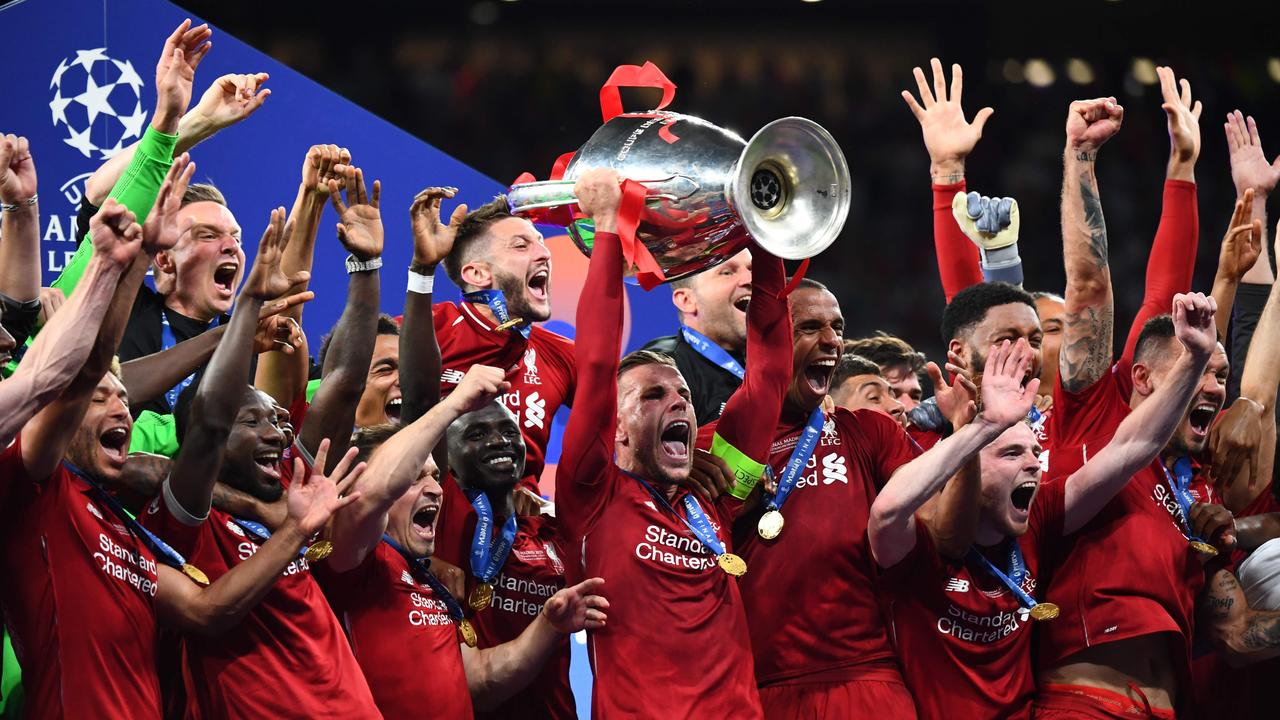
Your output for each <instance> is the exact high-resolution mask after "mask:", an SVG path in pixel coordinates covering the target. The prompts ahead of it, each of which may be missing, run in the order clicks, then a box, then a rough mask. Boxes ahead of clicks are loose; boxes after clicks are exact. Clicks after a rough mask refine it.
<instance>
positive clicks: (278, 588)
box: [144, 499, 378, 718]
mask: <svg viewBox="0 0 1280 720" xmlns="http://www.w3.org/2000/svg"><path fill="white" fill-rule="evenodd" d="M144 522H145V524H146V525H147V527H148V528H149V529H151V530H153V531H154V532H155V533H156V534H157V535H159V536H160V537H161V538H163V539H164V540H165V541H166V542H168V543H169V544H170V545H172V546H173V547H174V549H176V550H177V551H178V552H179V553H182V554H183V555H185V556H186V557H187V559H188V560H189V561H190V562H191V563H193V564H194V565H195V566H196V567H198V568H200V569H201V570H203V571H204V572H205V574H207V575H208V576H209V579H210V580H211V581H217V579H218V578H220V577H222V576H223V575H225V574H226V573H227V572H228V571H229V570H230V569H231V568H232V567H234V566H235V565H238V564H239V563H241V562H244V561H245V560H248V559H249V558H250V557H252V556H253V554H254V553H255V552H257V551H258V549H259V545H258V543H257V541H256V540H255V539H254V538H253V537H252V536H251V535H250V534H249V533H247V532H245V531H244V530H243V529H241V528H240V526H239V525H237V524H236V523H234V522H233V521H232V519H231V516H230V515H228V514H226V513H224V512H222V511H221V510H218V509H217V508H213V509H211V510H210V511H209V518H208V519H207V520H205V521H204V522H203V523H201V524H200V525H198V526H190V525H186V524H184V523H183V522H182V520H180V519H178V518H177V517H175V516H174V514H173V512H172V511H171V510H170V508H169V507H168V503H167V502H166V501H164V500H163V499H159V500H158V501H156V502H153V503H152V504H151V506H150V508H149V509H148V511H147V514H146V515H145V518H144ZM183 656H184V658H185V661H186V662H185V667H184V674H185V678H186V681H185V682H186V691H187V696H188V706H187V714H188V716H190V717H202V718H233V717H234V718H242V717H299V716H304V717H327V716H339V715H340V716H345V717H361V718H363V717H377V716H378V710H377V707H376V706H375V705H374V703H373V696H372V695H370V693H369V686H368V684H367V683H366V682H365V679H364V676H363V675H362V674H361V672H360V667H359V665H358V664H357V663H356V659H355V657H354V656H353V655H352V654H351V646H350V645H349V644H348V642H347V638H346V637H345V636H344V635H343V633H342V627H341V626H340V625H339V624H338V620H337V618H336V617H334V614H333V611H332V610H330V609H329V603H328V602H327V601H326V600H325V598H324V594H323V593H322V592H321V591H320V586H319V585H317V584H316V581H315V578H313V577H312V575H311V566H310V564H309V563H308V562H307V561H306V559H304V558H301V557H299V558H298V559H297V560H294V561H293V562H291V563H289V565H288V567H286V568H285V569H284V571H283V572H282V573H281V576H280V578H279V579H278V580H277V581H276V584H275V587H273V588H272V589H271V590H270V591H269V592H268V593H267V595H266V596H265V597H264V598H263V599H262V602H260V603H259V604H258V605H257V607H255V608H254V609H253V610H251V611H250V612H249V614H248V615H247V616H246V617H245V619H244V620H243V621H242V622H241V623H240V624H239V625H238V626H236V627H234V628H232V629H231V630H229V631H228V632H226V633H223V634H222V635H220V636H219V637H212V638H206V637H198V636H193V635H189V636H186V637H185V638H184V639H183Z"/></svg>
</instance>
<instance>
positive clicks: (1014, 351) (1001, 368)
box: [979, 338, 1040, 428]
mask: <svg viewBox="0 0 1280 720" xmlns="http://www.w3.org/2000/svg"><path fill="white" fill-rule="evenodd" d="M1033 356H1034V353H1033V352H1032V350H1031V346H1029V345H1027V341H1026V339H1025V338H1018V342H1016V343H1012V344H1011V343H1010V342H1009V341H1008V340H1005V341H1004V342H1002V343H1000V344H999V345H992V346H991V352H990V353H989V354H988V355H987V362H986V365H985V366H984V368H983V371H982V413H981V415H980V416H979V417H981V418H982V419H983V420H984V421H986V422H988V423H992V424H994V425H996V426H997V427H1000V428H1007V427H1010V426H1012V425H1013V424H1014V423H1016V422H1018V421H1019V420H1022V419H1023V418H1025V417H1026V416H1027V412H1029V411H1030V410H1031V406H1032V405H1033V404H1034V403H1035V400H1036V390H1038V389H1039V388H1040V379H1039V378H1031V379H1030V380H1029V381H1027V382H1026V384H1025V385H1024V384H1023V381H1024V380H1027V370H1028V369H1029V368H1030V367H1031V360H1032V358H1033Z"/></svg>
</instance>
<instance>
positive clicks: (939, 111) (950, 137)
mask: <svg viewBox="0 0 1280 720" xmlns="http://www.w3.org/2000/svg"><path fill="white" fill-rule="evenodd" d="M929 65H930V66H931V67H932V69H933V90H932V91H931V90H930V89H929V83H928V82H927V81H926V80H925V76H924V71H923V70H921V69H920V68H918V67H917V68H913V69H912V74H914V75H915V77H916V88H917V89H918V90H919V91H920V101H919V102H916V99H915V97H913V96H912V95H911V91H910V90H903V91H902V99H903V100H906V101H907V107H908V108H910V109H911V114H912V115H915V116H916V120H918V121H919V122H920V130H921V131H922V132H923V133H924V147H925V149H926V150H928V151H929V160H930V162H931V163H932V164H933V166H934V167H935V168H936V169H940V170H941V171H942V172H946V170H945V169H942V167H941V166H945V165H946V164H947V163H959V166H958V167H954V168H951V170H952V171H955V172H963V171H964V166H963V163H964V159H965V158H966V157H968V156H969V153H971V152H973V148H974V146H975V145H977V144H978V140H980V139H981V138H982V128H983V127H984V126H985V125H986V124H987V120H988V119H989V118H990V117H991V115H992V113H994V112H995V110H992V109H991V108H989V107H984V108H982V109H981V110H979V111H978V114H977V115H974V116H973V122H972V123H970V122H969V121H967V120H965V119H964V108H963V107H961V105H960V97H961V95H962V94H963V93H964V75H963V73H962V72H961V70H960V66H959V65H954V64H953V65H952V66H951V96H950V97H948V96H947V81H946V78H945V77H944V76H943V73H942V63H941V62H939V61H938V58H932V59H930V60H929ZM938 179H940V178H938Z"/></svg>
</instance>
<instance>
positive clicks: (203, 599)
mask: <svg viewBox="0 0 1280 720" xmlns="http://www.w3.org/2000/svg"><path fill="white" fill-rule="evenodd" d="M328 454H329V445H328V443H327V442H324V443H321V445H320V449H319V451H317V453H316V471H315V472H313V473H307V472H306V468H305V466H304V465H303V463H302V459H301V458H294V460H293V464H294V468H295V472H294V474H293V477H294V481H293V483H292V484H291V485H290V486H289V493H288V495H287V497H286V503H287V505H288V510H289V514H288V517H287V518H286V519H285V522H284V524H283V525H282V526H281V527H279V528H276V529H275V530H274V531H273V532H272V533H271V537H270V538H268V539H267V541H266V542H265V543H263V544H262V547H261V548H259V549H258V551H257V552H255V553H253V555H252V556H250V557H249V559H248V560H245V561H244V562H242V563H240V564H238V565H236V566H235V567H233V568H231V569H230V570H229V571H227V573H226V574H225V575H223V576H222V577H220V578H218V579H217V581H215V582H214V583H213V584H212V585H210V586H209V587H207V588H200V587H199V586H198V585H196V584H195V583H193V582H191V581H190V580H189V579H188V578H186V577H185V576H183V574H182V573H180V572H178V571H177V570H175V569H173V568H171V567H169V566H168V565H160V566H159V567H160V579H159V580H160V581H159V590H158V591H157V593H156V613H157V614H158V615H159V617H160V621H161V622H162V623H164V624H165V625H166V626H168V627H170V628H172V629H174V630H177V631H179V632H187V633H196V634H198V635H204V636H207V637H213V636H216V635H218V634H220V633H222V632H225V631H227V630H230V629H231V628H233V627H235V626H236V625H237V624H239V623H240V621H241V620H243V619H244V616H245V615H248V614H249V611H250V610H252V609H253V608H254V607H255V606H256V605H257V604H258V603H259V602H261V601H262V598H263V597H264V596H266V594H267V592H268V591H270V590H271V588H272V587H273V586H275V584H276V581H277V580H279V579H280V576H281V574H282V573H283V572H284V570H285V568H287V567H288V566H289V563H291V562H293V561H295V560H297V559H298V552H299V551H300V550H301V549H302V547H303V545H304V544H306V543H307V542H308V541H309V540H310V539H311V536H312V535H314V534H315V533H317V532H318V531H319V530H320V529H321V528H323V527H324V525H325V523H327V522H328V521H329V518H330V517H332V516H333V515H334V513H336V512H338V511H339V510H340V509H342V508H343V507H345V506H347V505H350V504H351V503H353V502H356V501H357V500H359V499H360V492H359V491H358V490H357V491H355V492H350V493H348V492H347V491H348V490H350V489H351V486H352V485H353V484H354V483H355V482H356V481H357V480H358V479H359V477H360V473H361V472H362V471H363V470H364V463H359V464H358V465H356V466H355V467H352V466H351V465H352V461H353V460H354V459H355V451H354V449H353V450H352V451H351V452H348V453H347V454H346V456H345V457H343V458H342V459H341V460H340V461H339V462H338V463H337V466H336V467H335V468H334V470H333V473H332V474H331V475H330V476H325V475H324V474H322V472H321V471H320V468H323V467H324V465H325V458H326V456H327V455H328Z"/></svg>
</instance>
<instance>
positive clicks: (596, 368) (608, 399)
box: [556, 170, 625, 539]
mask: <svg viewBox="0 0 1280 720" xmlns="http://www.w3.org/2000/svg"><path fill="white" fill-rule="evenodd" d="M574 194H575V195H577V197H578V205H579V207H581V208H582V211H583V212H584V213H587V214H588V215H590V216H591V217H593V218H594V219H595V233H596V234H595V243H594V245H593V246H592V250H591V264H590V266H589V267H588V268H587V279H586V282H585V283H584V285H583V289H582V296H581V297H580V298H579V300H578V315H577V320H576V324H577V331H578V337H580V338H582V341H581V342H576V343H574V345H573V357H574V364H575V365H576V366H577V369H578V387H579V388H591V390H590V391H589V392H582V393H579V394H578V395H577V397H576V398H575V400H574V409H573V412H571V413H569V423H568V426H567V427H566V428H565V433H564V445H563V449H562V450H561V452H560V464H559V466H558V467H557V468H556V504H557V505H558V506H559V507H561V508H563V510H562V511H561V512H563V515H562V516H561V517H562V518H564V521H565V522H566V523H567V524H570V529H569V530H568V535H569V537H570V538H571V539H576V538H574V535H575V534H576V533H577V532H579V531H581V529H582V528H581V526H579V525H578V523H580V522H588V521H589V519H590V516H591V514H592V510H593V509H594V503H593V499H594V498H596V497H599V495H600V494H601V493H602V492H603V489H604V483H603V482H602V478H603V477H604V470H605V468H606V467H608V466H609V464H610V463H612V462H613V440H614V438H613V436H614V430H615V429H616V427H617V422H618V352H619V349H620V347H621V345H622V312H623V303H624V301H625V294H624V292H623V288H622V275H623V266H622V243H621V241H620V240H619V239H618V235H617V232H618V226H617V212H618V203H619V202H620V200H621V193H620V192H619V189H618V178H617V174H616V173H614V172H612V171H609V170H592V171H589V172H587V173H586V174H584V175H583V176H582V177H581V178H580V179H579V180H578V182H577V185H576V186H575V187H574Z"/></svg>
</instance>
